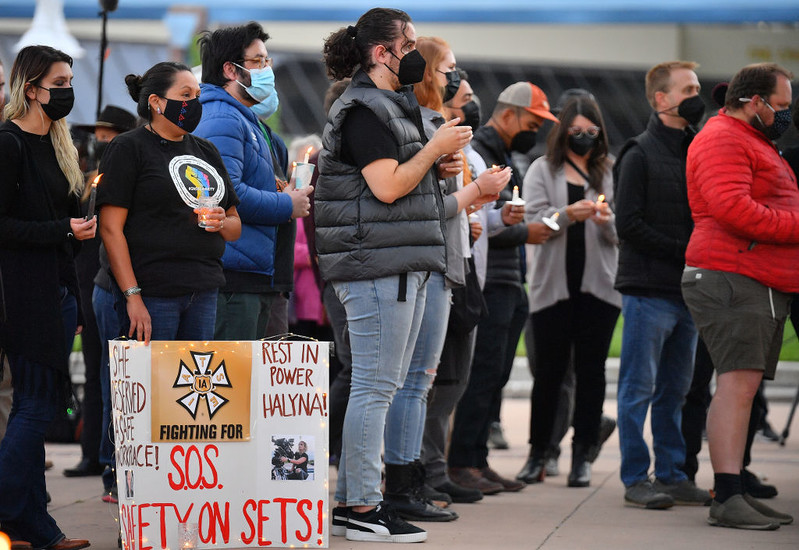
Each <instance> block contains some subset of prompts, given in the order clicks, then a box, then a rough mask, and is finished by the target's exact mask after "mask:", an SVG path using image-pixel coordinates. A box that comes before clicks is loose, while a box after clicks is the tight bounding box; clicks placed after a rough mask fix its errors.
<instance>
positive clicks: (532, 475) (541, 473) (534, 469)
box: [516, 455, 547, 484]
mask: <svg viewBox="0 0 799 550" xmlns="http://www.w3.org/2000/svg"><path fill="white" fill-rule="evenodd" d="M546 467H547V459H546V458H545V457H543V456H537V455H530V456H528V457H527V462H525V463H524V466H522V469H521V471H520V472H519V473H518V474H516V479H518V480H519V481H524V482H525V483H527V484H531V483H538V482H540V481H544V478H545V477H546V475H547V468H546Z"/></svg>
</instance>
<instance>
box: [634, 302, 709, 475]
mask: <svg viewBox="0 0 799 550" xmlns="http://www.w3.org/2000/svg"><path fill="white" fill-rule="evenodd" d="M622 315H624V329H623V332H622V342H621V364H620V367H619V383H618V384H619V385H618V406H619V410H618V423H619V446H620V447H621V480H622V482H624V485H625V487H629V486H630V485H632V484H634V483H636V482H638V481H642V480H645V479H647V477H648V472H649V465H650V457H649V448H648V447H647V444H646V442H645V441H644V420H645V419H646V414H647V411H648V410H649V406H650V405H651V406H652V419H651V424H652V440H653V446H654V453H655V477H656V478H657V479H659V480H660V481H661V482H663V483H667V484H671V483H678V482H680V481H682V480H684V479H687V477H686V475H685V473H683V472H682V470H681V468H682V466H683V464H684V463H685V440H684V439H683V436H682V429H681V426H682V406H683V403H684V402H685V396H686V394H687V393H688V390H689V389H690V388H691V379H692V378H693V373H694V354H695V353H696V342H697V331H696V327H695V326H694V321H693V319H692V318H691V314H690V313H689V312H688V308H687V307H686V306H685V303H684V302H683V301H682V300H679V299H668V298H651V297H641V296H629V295H624V296H622Z"/></svg>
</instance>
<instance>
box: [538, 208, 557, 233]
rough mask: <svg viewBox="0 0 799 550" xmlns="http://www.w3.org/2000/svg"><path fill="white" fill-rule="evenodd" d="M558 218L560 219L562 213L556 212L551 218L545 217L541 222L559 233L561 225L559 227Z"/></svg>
mask: <svg viewBox="0 0 799 550" xmlns="http://www.w3.org/2000/svg"><path fill="white" fill-rule="evenodd" d="M558 217H560V212H555V213H554V214H552V217H551V218H547V217H546V216H544V217H543V218H542V219H541V221H542V222H544V225H546V226H547V227H548V228H550V229H551V230H552V231H558V230H559V229H560V225H558Z"/></svg>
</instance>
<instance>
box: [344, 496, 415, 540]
mask: <svg viewBox="0 0 799 550" xmlns="http://www.w3.org/2000/svg"><path fill="white" fill-rule="evenodd" d="M347 540H361V541H368V542H423V541H425V540H427V531H425V530H424V529H421V528H419V527H416V526H415V525H411V524H410V523H408V522H406V521H404V520H402V519H401V518H400V517H399V516H398V515H397V513H396V511H394V510H393V509H392V508H391V505H389V504H387V503H385V502H381V503H380V504H378V505H377V506H376V507H375V508H373V509H372V510H369V511H368V512H362V513H361V512H356V511H355V510H350V513H349V516H348V518H347Z"/></svg>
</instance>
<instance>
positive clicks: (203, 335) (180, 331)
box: [143, 289, 217, 340]
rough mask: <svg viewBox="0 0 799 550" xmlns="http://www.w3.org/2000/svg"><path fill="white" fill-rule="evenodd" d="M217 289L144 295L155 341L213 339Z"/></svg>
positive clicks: (152, 337)
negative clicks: (168, 294)
mask: <svg viewBox="0 0 799 550" xmlns="http://www.w3.org/2000/svg"><path fill="white" fill-rule="evenodd" d="M216 296H217V289H213V290H203V291H199V292H193V293H191V294H184V295H183V296H170V297H162V296H144V297H143V300H144V305H145V306H146V307H147V311H148V312H149V313H150V319H151V320H152V323H153V333H152V336H151V339H152V340H213V339H214V325H215V323H216Z"/></svg>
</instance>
